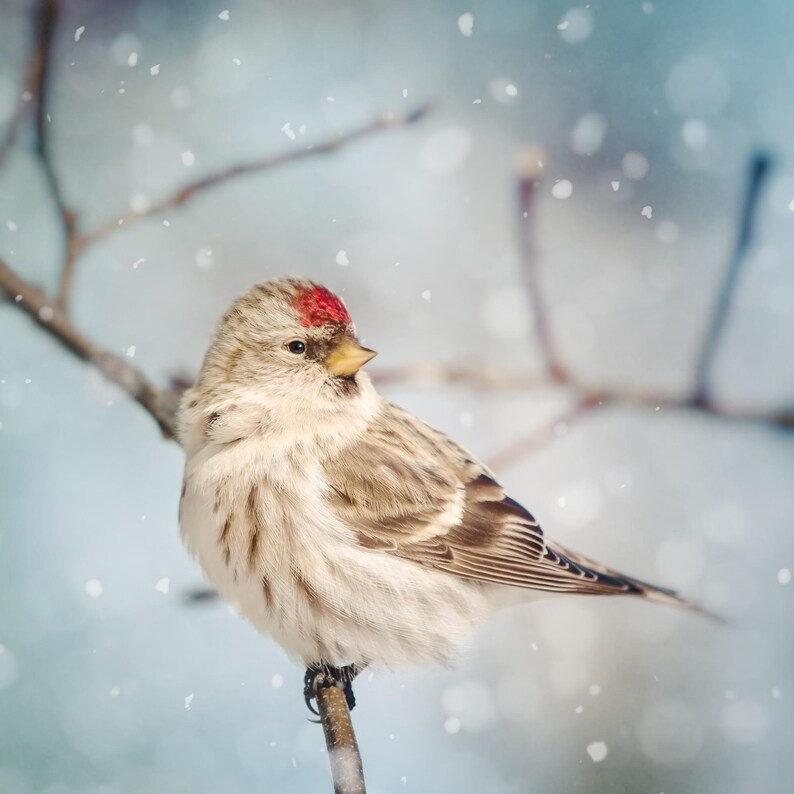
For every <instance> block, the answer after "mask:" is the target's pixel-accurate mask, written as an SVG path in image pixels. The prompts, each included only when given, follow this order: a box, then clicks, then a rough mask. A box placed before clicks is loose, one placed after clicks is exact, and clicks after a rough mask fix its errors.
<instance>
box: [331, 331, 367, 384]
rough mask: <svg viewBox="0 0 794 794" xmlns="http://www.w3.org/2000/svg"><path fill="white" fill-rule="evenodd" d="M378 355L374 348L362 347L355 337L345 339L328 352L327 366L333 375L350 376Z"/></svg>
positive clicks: (339, 376)
mask: <svg viewBox="0 0 794 794" xmlns="http://www.w3.org/2000/svg"><path fill="white" fill-rule="evenodd" d="M377 355H378V354H377V353H376V352H375V351H374V350H368V349H367V348H366V347H361V345H360V344H359V343H358V342H356V340H355V339H345V340H343V341H342V342H340V343H339V344H338V345H337V346H336V347H335V348H334V349H333V350H332V351H331V352H330V353H329V354H328V356H327V357H326V359H325V366H326V367H327V368H328V371H329V372H330V373H331V374H332V375H335V376H336V377H338V378H349V377H350V376H351V375H355V374H356V373H357V372H358V371H359V370H360V369H361V367H363V366H364V364H366V363H367V362H368V361H370V360H371V359H373V358H375V356H377Z"/></svg>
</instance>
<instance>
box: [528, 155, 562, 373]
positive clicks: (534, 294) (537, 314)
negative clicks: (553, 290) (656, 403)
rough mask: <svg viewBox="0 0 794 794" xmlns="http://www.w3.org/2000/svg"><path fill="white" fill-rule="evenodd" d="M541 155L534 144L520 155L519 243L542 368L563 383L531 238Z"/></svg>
mask: <svg viewBox="0 0 794 794" xmlns="http://www.w3.org/2000/svg"><path fill="white" fill-rule="evenodd" d="M543 157H544V154H543V152H542V150H540V149H538V148H536V147H530V148H529V149H528V150H527V151H526V152H524V153H523V155H522V160H523V162H522V168H521V172H520V175H519V183H518V206H519V212H520V214H519V222H520V224H521V230H520V231H521V235H520V240H519V243H520V252H521V261H522V265H523V271H524V278H525V280H526V284H527V294H528V295H529V300H530V303H531V305H532V314H533V318H534V321H535V335H536V337H537V340H538V344H539V345H540V350H541V353H542V355H543V360H544V363H545V365H546V371H547V372H548V374H549V377H550V378H551V379H552V380H553V381H555V382H557V383H565V382H566V381H567V380H568V378H567V375H566V372H565V369H564V368H563V366H562V363H561V362H560V358H559V355H558V353H557V348H556V346H555V343H554V339H553V338H552V335H551V331H550V330H549V318H548V311H547V307H546V301H545V300H544V298H543V289H542V287H541V283H540V274H539V272H538V261H537V257H536V256H535V248H534V245H533V242H532V209H533V207H534V202H533V199H534V195H535V188H536V187H537V185H538V184H539V182H540V177H541V174H542V171H541V168H542V166H541V165H540V164H539V163H540V159H541V158H543Z"/></svg>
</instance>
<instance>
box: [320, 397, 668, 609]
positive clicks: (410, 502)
mask: <svg viewBox="0 0 794 794" xmlns="http://www.w3.org/2000/svg"><path fill="white" fill-rule="evenodd" d="M325 477H326V481H327V482H328V484H329V486H330V489H331V504H332V507H333V508H334V510H335V511H336V512H337V513H338V515H339V516H340V517H341V518H342V519H343V520H344V521H345V523H346V524H347V525H348V526H352V527H353V528H354V530H355V532H356V533H357V535H358V540H359V542H360V543H361V545H362V546H365V547H366V548H370V549H379V550H382V551H384V552H387V553H389V554H394V555H396V556H398V557H402V558H404V559H408V560H413V561H414V562H416V563H418V564H421V565H426V566H428V567H431V568H436V569H439V570H442V571H447V572H448V573H451V574H455V575H458V576H463V577H467V578H469V579H476V580H479V581H483V582H492V583H497V584H505V585H513V586H515V587H527V588H533V589H536V590H546V591H567V592H574V593H593V594H596V593H600V594H611V593H636V594H643V593H646V592H648V589H649V588H650V586H647V585H645V584H644V583H642V582H639V581H638V580H635V579H631V578H629V577H625V576H622V575H621V574H618V573H616V572H614V571H611V570H609V569H608V568H605V567H603V566H600V565H597V564H594V563H591V562H589V561H588V560H586V559H585V558H583V557H580V556H579V555H575V554H572V553H569V552H566V551H564V550H563V549H562V548H560V547H556V546H554V545H552V544H550V543H548V542H546V541H545V539H544V537H543V531H542V530H541V528H540V527H539V526H538V523H537V521H535V519H534V518H533V517H532V515H531V514H530V513H529V512H528V511H527V510H525V509H524V508H523V507H522V506H521V505H520V504H518V503H517V502H515V501H514V500H512V499H510V498H509V497H507V496H506V495H505V493H504V491H503V490H502V488H501V486H500V485H499V484H498V483H497V482H496V481H495V480H494V478H493V475H492V474H491V473H490V472H489V471H488V470H487V469H486V468H485V467H484V466H483V465H482V464H481V463H478V462H477V461H476V460H475V459H474V458H473V457H472V456H470V455H469V454H468V453H467V452H466V451H465V450H463V449H462V448H461V447H459V446H458V445H457V444H455V443H454V442H452V441H451V440H450V439H449V438H447V437H446V436H444V435H443V434H441V433H439V432H438V431H436V430H433V429H432V428H430V427H428V426H427V425H425V424H423V423H421V422H420V421H419V420H418V419H416V418H415V417H413V416H411V415H410V414H408V413H407V412H405V411H403V410H401V409H399V408H396V407H394V406H387V408H386V410H384V411H383V412H382V413H381V414H380V415H379V416H378V417H377V418H376V419H375V420H373V422H372V424H371V425H370V428H369V430H368V433H367V436H366V439H365V440H362V441H360V442H358V443H357V444H356V445H355V446H353V447H351V448H350V449H348V450H347V451H346V453H345V454H344V455H343V456H342V457H341V459H337V460H333V461H330V462H328V463H327V464H326V466H325ZM651 589H652V590H654V591H655V590H656V588H651ZM659 594H660V595H669V596H671V597H672V595H673V594H672V593H667V591H659Z"/></svg>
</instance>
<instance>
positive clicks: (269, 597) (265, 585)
mask: <svg viewBox="0 0 794 794" xmlns="http://www.w3.org/2000/svg"><path fill="white" fill-rule="evenodd" d="M262 594H263V595H264V597H265V607H266V608H267V609H270V607H271V606H272V604H273V593H272V591H271V589H270V579H268V578H267V576H262Z"/></svg>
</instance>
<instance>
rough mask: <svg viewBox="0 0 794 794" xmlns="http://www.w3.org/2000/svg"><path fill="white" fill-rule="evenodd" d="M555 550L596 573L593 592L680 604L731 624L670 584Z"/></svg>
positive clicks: (578, 555) (559, 554) (579, 566)
mask: <svg viewBox="0 0 794 794" xmlns="http://www.w3.org/2000/svg"><path fill="white" fill-rule="evenodd" d="M554 551H555V552H556V554H557V555H558V556H561V557H563V558H566V561H567V562H571V563H574V564H575V565H576V566H577V567H578V568H580V569H582V570H583V571H585V572H587V573H590V574H592V575H593V577H594V580H593V584H594V585H597V586H598V589H597V590H596V589H595V588H593V589H592V590H589V592H592V593H594V594H596V593H600V594H602V595H621V594H623V595H636V596H638V597H640V598H646V599H648V601H655V602H656V603H657V604H667V605H669V606H675V607H680V608H683V609H687V610H689V611H690V612H694V613H696V614H698V615H701V616H702V617H706V618H709V619H710V620H714V621H717V622H718V623H722V624H728V620H726V618H725V617H723V616H722V615H719V614H717V613H716V612H712V611H710V610H708V609H706V608H705V607H702V606H700V605H699V604H696V603H695V602H693V601H690V600H689V599H687V598H684V597H683V596H681V595H679V594H678V593H677V592H676V591H675V590H671V589H670V588H667V587H659V586H658V585H655V584H651V583H650V582H645V581H643V580H642V579H635V578H634V577H633V576H627V575H626V574H622V573H620V572H618V571H615V570H614V569H612V568H608V567H607V566H605V565H601V564H600V563H597V562H594V561H593V560H590V559H588V558H587V557H584V556H583V555H581V554H577V553H576V552H571V551H568V550H567V549H563V548H561V547H560V546H556V545H555V547H554ZM582 592H585V590H584V589H583V590H582Z"/></svg>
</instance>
